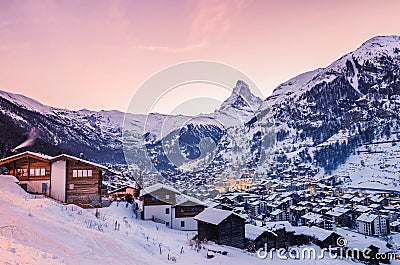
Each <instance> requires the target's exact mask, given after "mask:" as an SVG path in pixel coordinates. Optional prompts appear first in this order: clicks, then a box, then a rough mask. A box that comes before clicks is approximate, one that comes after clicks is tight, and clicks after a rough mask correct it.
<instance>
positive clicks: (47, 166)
mask: <svg viewBox="0 0 400 265" xmlns="http://www.w3.org/2000/svg"><path fill="white" fill-rule="evenodd" d="M1 166H4V167H6V168H7V169H8V171H9V174H10V175H13V176H15V177H16V178H17V179H18V180H19V183H20V185H21V187H22V188H24V189H25V190H26V191H27V192H30V193H35V194H44V195H46V196H49V197H51V198H53V199H55V200H58V201H60V202H63V203H72V204H76V205H79V206H82V207H99V206H101V176H102V171H104V170H107V168H106V167H104V166H101V165H99V164H95V163H92V162H90V161H86V160H83V159H80V158H77V157H73V156H69V155H65V154H63V155H59V156H56V157H51V156H47V155H43V154H39V153H34V152H29V151H26V152H23V153H20V154H16V155H13V156H10V157H7V158H4V159H1V160H0V167H1Z"/></svg>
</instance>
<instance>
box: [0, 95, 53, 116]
mask: <svg viewBox="0 0 400 265" xmlns="http://www.w3.org/2000/svg"><path fill="white" fill-rule="evenodd" d="M0 97H2V98H4V99H6V100H8V101H10V102H11V103H14V104H17V105H19V106H21V107H24V108H25V109H29V110H34V111H36V112H40V113H49V112H51V110H52V108H51V107H49V106H46V105H44V104H42V103H40V102H39V101H37V100H35V99H32V98H28V97H26V96H24V95H20V94H14V93H11V92H6V91H3V90H0Z"/></svg>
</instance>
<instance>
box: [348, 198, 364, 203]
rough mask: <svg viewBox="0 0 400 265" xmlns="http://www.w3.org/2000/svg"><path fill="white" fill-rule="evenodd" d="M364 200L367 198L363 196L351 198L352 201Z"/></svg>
mask: <svg viewBox="0 0 400 265" xmlns="http://www.w3.org/2000/svg"><path fill="white" fill-rule="evenodd" d="M363 200H365V198H363V197H354V198H353V199H351V201H352V202H362V201H363Z"/></svg>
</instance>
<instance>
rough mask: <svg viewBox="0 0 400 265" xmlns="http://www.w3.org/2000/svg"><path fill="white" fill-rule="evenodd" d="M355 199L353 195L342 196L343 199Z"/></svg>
mask: <svg viewBox="0 0 400 265" xmlns="http://www.w3.org/2000/svg"><path fill="white" fill-rule="evenodd" d="M353 197H354V195H353V194H350V193H346V194H344V195H343V196H342V199H352V198H353Z"/></svg>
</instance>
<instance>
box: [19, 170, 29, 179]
mask: <svg viewBox="0 0 400 265" xmlns="http://www.w3.org/2000/svg"><path fill="white" fill-rule="evenodd" d="M17 173H18V174H19V176H21V177H27V176H28V169H26V168H18V169H17Z"/></svg>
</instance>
